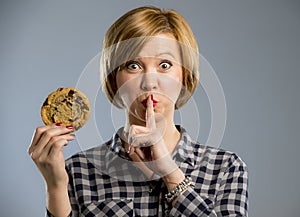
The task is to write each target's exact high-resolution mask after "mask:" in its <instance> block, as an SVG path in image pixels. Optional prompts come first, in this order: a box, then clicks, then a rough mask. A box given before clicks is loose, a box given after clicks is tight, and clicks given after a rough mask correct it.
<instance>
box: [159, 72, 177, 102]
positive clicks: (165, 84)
mask: <svg viewBox="0 0 300 217" xmlns="http://www.w3.org/2000/svg"><path fill="white" fill-rule="evenodd" d="M160 87H161V91H162V94H164V95H166V96H167V97H168V98H169V99H170V100H171V101H172V102H173V103H175V102H176V101H177V99H178V96H179V94H180V90H181V87H182V78H181V76H170V75H167V76H164V77H162V78H161V79H160Z"/></svg>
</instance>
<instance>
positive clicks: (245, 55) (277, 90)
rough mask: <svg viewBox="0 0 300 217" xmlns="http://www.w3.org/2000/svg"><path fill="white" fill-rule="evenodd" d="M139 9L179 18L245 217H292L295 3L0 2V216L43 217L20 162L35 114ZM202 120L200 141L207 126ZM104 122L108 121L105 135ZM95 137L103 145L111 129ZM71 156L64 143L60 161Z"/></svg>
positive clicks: (29, 167)
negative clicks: (243, 168)
mask: <svg viewBox="0 0 300 217" xmlns="http://www.w3.org/2000/svg"><path fill="white" fill-rule="evenodd" d="M145 4H146V5H149V4H151V5H156V6H159V7H167V8H174V9H176V10H178V11H179V12H181V13H182V14H183V15H184V16H185V17H186V19H187V20H188V22H189V23H190V25H191V27H192V29H193V30H194V33H195V35H196V37H197V40H198V43H199V47H200V52H201V54H202V55H203V56H205V57H206V58H207V60H208V61H209V62H210V64H211V65H212V66H213V68H214V69H215V71H216V73H217V75H218V77H219V79H220V81H221V84H222V86H223V88H224V92H225V96H226V102H227V109H228V119H227V126H226V131H225V135H224V138H223V142H222V145H221V147H222V148H224V149H227V150H230V151H234V152H236V153H237V154H238V155H239V156H241V157H242V158H243V160H244V161H245V162H246V163H247V165H248V167H249V174H250V182H249V195H250V216H254V217H260V216H263V217H268V216H270V217H281V216H286V217H288V216H291V217H292V216H299V204H300V190H299V187H298V186H299V183H300V175H299V167H298V164H299V163H298V155H299V152H300V146H299V140H300V137H299V135H300V133H299V122H300V119H299V117H300V116H299V111H300V100H299V96H300V94H299V86H298V82H299V81H300V73H299V66H300V65H299V62H300V61H299V60H300V59H299V54H300V49H299V48H300V29H299V21H300V4H299V2H298V1H296V0H281V1H278V0H272V1H271V0H264V1H259V0H252V1H241V0H226V1H207V0H205V1H198V0H193V1H191V0H190V1H179V0H178V1H168V0H164V1H141V0H128V1H100V0H97V1H96V0H89V1H78V0H72V1H71V0H68V1H38V0H36V1H32V0H28V1H21V0H20V1H14V0H7V1H1V5H0V72H1V77H0V78H1V79H0V80H1V85H0V94H1V113H0V120H1V136H0V139H1V142H0V145H1V152H0V169H1V179H0V182H1V185H0V216H1V217H17V216H30V217H38V216H43V215H44V207H45V193H44V192H45V189H44V182H43V179H42V177H41V175H40V174H39V172H38V170H37V169H36V167H35V166H34V164H33V162H32V161H31V159H30V157H29V156H28V155H27V153H26V151H27V148H28V146H29V143H30V140H31V136H32V133H33V131H34V129H35V128H36V127H37V126H39V125H41V124H42V122H41V120H40V116H39V109H40V105H41V103H42V101H43V100H44V98H45V96H46V95H47V94H48V93H49V92H50V91H53V90H54V89H56V88H57V87H60V86H75V85H76V82H77V79H78V77H79V76H80V73H81V72H82V70H83V68H84V67H85V66H86V64H87V63H88V62H89V61H90V60H91V59H92V58H93V57H94V56H95V55H96V54H97V53H98V52H99V51H100V49H101V42H102V39H103V35H104V33H105V31H106V30H107V28H108V27H109V25H110V24H112V22H113V21H115V20H116V19H117V18H118V17H119V16H120V15H121V14H123V13H125V12H126V11H128V10H129V9H132V8H134V7H137V6H141V5H145ZM100 98H101V97H100ZM101 99H102V98H101ZM204 101H205V100H204ZM99 103H100V104H101V103H103V105H104V104H106V103H107V102H106V101H105V99H103V102H99ZM105 108H106V107H105ZM199 108H200V110H201V104H199ZM108 109H109V107H108ZM204 110H205V109H204ZM99 116H101V114H99ZM201 120H203V121H202V122H201V126H203V131H201V132H204V133H203V134H205V133H207V132H208V131H207V128H208V127H209V126H208V125H209V119H208V118H205V117H204V118H203V119H201ZM109 121H110V116H109V115H108V116H107V123H105V125H106V124H107V125H108V126H109ZM100 124H101V123H100ZM102 125H104V124H103V123H102ZM103 129H104V130H103V131H102V133H103V135H104V136H105V137H107V138H109V136H110V135H111V132H112V131H111V128H110V127H107V128H105V127H104V128H103ZM202 139H203V140H205V136H203V138H202ZM200 140H201V138H200ZM80 150H81V147H80V146H79V145H78V143H76V142H71V144H70V145H69V146H68V147H67V148H66V149H65V154H66V156H70V155H71V154H73V153H75V152H77V151H80Z"/></svg>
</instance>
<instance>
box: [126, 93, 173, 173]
mask: <svg viewBox="0 0 300 217" xmlns="http://www.w3.org/2000/svg"><path fill="white" fill-rule="evenodd" d="M145 119H146V126H145V127H144V126H138V125H131V127H130V130H129V134H128V143H129V145H130V151H129V156H130V157H131V158H132V160H133V161H135V162H136V163H137V164H138V167H141V168H144V169H145V167H144V165H146V167H147V168H149V169H150V170H151V171H153V172H154V173H155V174H157V175H160V176H165V175H167V174H169V173H171V172H173V171H175V170H176V169H177V168H178V166H177V164H176V163H175V162H174V161H173V159H172V157H171V154H170V152H169V151H168V149H167V146H166V144H165V142H164V139H163V135H162V131H161V130H160V129H158V128H157V127H156V123H155V113H154V108H153V102H152V100H151V97H150V96H149V97H148V99H147V108H146V117H145ZM139 164H141V165H139ZM142 171H143V172H145V174H146V175H147V176H148V174H149V170H147V169H146V170H142Z"/></svg>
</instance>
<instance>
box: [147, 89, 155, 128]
mask: <svg viewBox="0 0 300 217" xmlns="http://www.w3.org/2000/svg"><path fill="white" fill-rule="evenodd" d="M152 99H153V95H150V96H149V97H148V100H147V108H146V127H148V128H150V129H155V128H156V125H155V117H154V107H153V100H152Z"/></svg>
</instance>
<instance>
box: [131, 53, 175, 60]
mask: <svg viewBox="0 0 300 217" xmlns="http://www.w3.org/2000/svg"><path fill="white" fill-rule="evenodd" d="M164 55H167V56H170V57H172V58H173V59H174V60H176V58H175V56H174V55H173V54H172V53H171V52H161V53H158V54H155V55H151V56H150V55H149V56H140V55H138V56H136V58H137V59H139V58H143V57H161V56H164Z"/></svg>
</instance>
